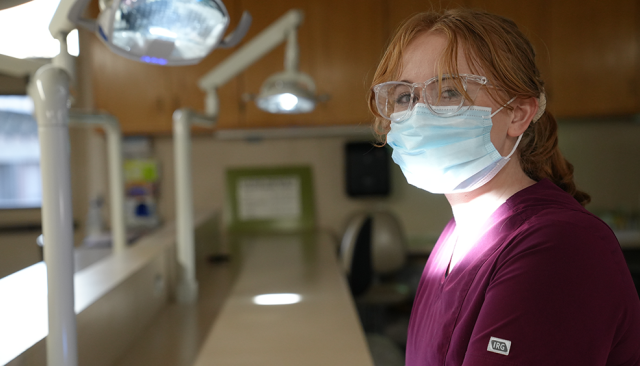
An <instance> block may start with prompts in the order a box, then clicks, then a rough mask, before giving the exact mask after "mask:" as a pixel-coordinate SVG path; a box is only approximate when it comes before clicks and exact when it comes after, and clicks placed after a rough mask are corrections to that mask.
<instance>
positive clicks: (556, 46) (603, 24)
mask: <svg viewBox="0 0 640 366" xmlns="http://www.w3.org/2000/svg"><path fill="white" fill-rule="evenodd" d="M546 10H547V11H548V12H549V14H551V24H550V25H551V27H550V31H551V34H550V35H549V36H550V37H549V39H548V40H547V43H548V45H549V51H550V62H551V79H552V80H553V84H552V85H551V87H550V88H549V99H550V101H551V103H552V104H551V108H552V111H554V112H555V113H556V114H557V115H558V116H560V117H587V116H597V115H605V116H611V115H624V114H632V113H638V112H640V90H639V89H638V87H639V86H638V84H639V83H640V2H638V0H619V1H615V2H607V1H597V0H590V1H584V0H562V1H549V3H548V5H547V9H546Z"/></svg>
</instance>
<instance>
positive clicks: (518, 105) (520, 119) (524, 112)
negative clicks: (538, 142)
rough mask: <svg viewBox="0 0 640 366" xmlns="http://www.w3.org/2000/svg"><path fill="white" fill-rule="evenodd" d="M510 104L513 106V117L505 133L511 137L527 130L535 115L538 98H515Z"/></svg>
mask: <svg viewBox="0 0 640 366" xmlns="http://www.w3.org/2000/svg"><path fill="white" fill-rule="evenodd" d="M511 105H512V106H513V111H512V113H513V119H512V120H511V124H510V125H509V129H508V131H507V133H508V134H509V136H511V137H518V136H520V135H522V134H523V133H524V131H526V130H527V128H528V127H529V125H530V124H531V120H532V119H533V117H534V116H535V115H536V112H537V111H538V100H537V99H536V98H516V100H514V101H513V102H512V104H511Z"/></svg>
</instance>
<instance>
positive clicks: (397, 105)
mask: <svg viewBox="0 0 640 366" xmlns="http://www.w3.org/2000/svg"><path fill="white" fill-rule="evenodd" d="M485 85H489V84H488V80H487V78H486V77H484V76H478V75H470V74H460V75H442V76H436V77H433V78H431V79H429V80H427V81H425V82H423V83H407V82H404V81H388V82H386V83H382V84H378V85H375V86H374V87H373V91H374V92H375V98H376V106H377V107H378V112H379V113H380V115H382V117H384V118H386V119H388V120H390V121H392V122H401V121H404V120H405V119H407V118H408V117H409V116H410V115H411V111H413V107H415V105H416V104H418V102H422V103H424V104H425V105H426V106H427V107H428V108H429V110H430V111H431V112H432V113H433V114H435V115H438V116H442V117H447V116H453V115H455V114H457V113H458V112H459V111H460V110H461V109H463V108H465V107H469V106H472V105H473V103H474V100H475V98H476V97H477V95H478V92H479V91H480V89H481V88H482V87H483V86H485ZM460 88H462V90H461V89H460ZM465 94H466V96H465ZM434 107H450V108H446V109H441V108H434Z"/></svg>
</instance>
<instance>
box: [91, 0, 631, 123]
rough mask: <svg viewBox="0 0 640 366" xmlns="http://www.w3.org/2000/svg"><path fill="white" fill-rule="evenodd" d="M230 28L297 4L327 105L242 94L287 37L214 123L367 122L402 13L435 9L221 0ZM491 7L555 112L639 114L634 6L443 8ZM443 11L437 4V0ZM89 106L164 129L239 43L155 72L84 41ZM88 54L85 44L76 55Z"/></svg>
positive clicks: (370, 1) (242, 78)
mask: <svg viewBox="0 0 640 366" xmlns="http://www.w3.org/2000/svg"><path fill="white" fill-rule="evenodd" d="M224 2H225V5H226V6H227V8H228V10H229V13H230V14H231V17H232V24H231V26H230V30H231V29H234V28H235V26H236V24H237V22H238V20H239V18H240V15H241V12H242V11H243V10H248V11H249V12H251V14H252V15H253V25H252V27H251V29H250V31H249V34H248V35H247V36H246V38H245V41H243V43H242V44H244V43H245V42H246V41H247V40H249V39H251V38H253V37H254V36H255V35H257V34H258V33H259V32H260V31H262V30H263V29H264V28H265V27H267V26H268V25H269V24H271V23H272V22H273V21H275V20H276V19H277V18H278V17H280V16H281V15H283V14H284V13H285V12H286V11H288V10H289V9H292V8H298V9H301V10H303V11H304V13H305V20H304V23H303V24H302V26H301V27H300V29H299V33H298V43H299V48H300V70H301V71H302V72H305V73H307V74H309V75H310V76H311V77H312V78H313V79H314V80H315V82H316V85H317V92H318V94H320V95H326V96H327V97H328V100H327V101H325V102H320V103H319V104H318V105H317V106H316V110H315V111H314V112H312V113H309V114H297V115H272V114H268V113H266V112H263V111H261V110H259V109H258V108H257V107H256V106H255V104H254V103H253V102H252V101H250V102H244V101H243V99H242V96H243V94H257V93H258V92H259V90H260V87H261V85H262V83H263V82H264V80H266V79H267V78H268V77H269V76H270V75H272V74H273V73H276V72H280V71H282V70H283V68H284V65H283V63H284V43H283V44H282V45H281V46H279V47H277V48H276V49H274V50H273V51H272V52H271V53H269V54H268V55H266V56H265V57H263V58H262V59H261V60H259V61H257V62H256V63H255V64H254V65H252V66H250V67H249V68H247V70H246V71H245V72H243V73H242V74H240V75H239V76H238V77H236V78H235V79H233V80H232V81H231V82H229V83H228V84H227V85H224V86H222V87H221V88H220V89H219V97H220V102H221V108H220V116H219V122H218V128H263V127H276V126H310V125H311V126H319V125H343V124H368V123H370V122H371V120H372V117H371V116H370V113H369V111H368V109H367V102H366V94H367V90H368V88H369V86H370V83H371V79H372V77H373V73H374V72H375V68H376V66H377V63H378V61H379V59H380V57H381V55H382V53H383V52H384V47H385V45H386V44H387V42H388V39H389V37H390V35H391V33H392V32H393V30H395V29H396V28H397V26H398V25H399V24H400V22H401V21H402V20H403V19H405V18H407V17H408V16H410V15H412V14H415V13H417V12H420V11H424V10H428V9H430V8H431V5H430V4H429V2H425V1H424V0H405V1H403V2H401V3H400V2H397V1H394V0H350V1H344V0H307V1H301V0H271V1H264V0H224ZM460 5H463V6H468V7H475V8H482V9H486V10H488V11H490V12H494V13H497V14H500V15H504V16H506V17H509V18H511V19H513V20H514V21H516V23H517V24H518V25H519V27H520V28H521V29H522V30H523V32H524V33H525V34H526V35H527V36H528V37H529V38H530V40H531V41H532V43H533V44H534V47H535V48H536V51H537V58H538V64H539V67H540V69H541V72H542V75H543V78H544V79H545V81H546V84H547V94H548V96H549V108H550V110H551V111H552V112H554V113H555V114H556V116H558V117H585V116H595V115H600V116H602V115H621V114H632V113H639V112H640V89H639V88H640V87H639V86H638V85H639V84H640V3H638V1H637V0H620V1H618V2H616V4H615V5H612V4H609V3H602V2H600V1H598V0H580V1H579V0H539V1H532V2H514V1H511V0H463V1H462V2H456V3H453V2H451V3H450V5H449V6H460ZM433 6H434V7H436V8H438V7H440V6H448V5H447V4H444V5H442V4H441V3H440V2H438V3H436V2H435V1H434V2H433ZM88 44H89V47H88V50H87V51H88V52H87V53H88V55H85V56H83V57H87V58H88V59H89V64H90V65H91V66H90V67H91V71H92V72H91V75H92V84H93V95H94V105H95V106H96V108H97V109H102V110H106V111H108V112H110V113H112V114H114V115H116V116H117V117H118V118H119V119H120V121H121V123H122V126H123V130H124V132H125V133H128V134H133V133H154V134H157V133H170V132H171V115H172V113H173V111H174V110H175V109H177V108H180V107H192V108H194V109H196V110H199V111H202V110H203V108H204V94H203V93H202V92H201V91H200V90H199V88H198V87H197V81H198V79H199V78H200V77H201V76H203V75H204V74H205V73H206V72H207V71H209V70H210V69H212V68H213V67H214V66H215V65H217V64H218V63H220V62H221V61H222V60H224V59H225V58H226V57H227V56H229V55H230V54H231V53H233V52H234V51H235V50H236V49H237V48H236V49H231V50H224V49H217V50H215V51H214V52H212V53H211V55H209V56H208V57H207V58H206V59H205V60H203V61H202V62H201V63H200V64H198V65H194V66H186V67H173V68H171V67H162V66H154V65H148V64H142V63H138V62H134V61H130V60H127V59H124V58H122V57H120V56H117V55H115V54H113V53H111V52H110V51H109V50H108V49H107V48H106V47H105V46H104V45H103V44H102V43H101V42H100V41H99V40H98V39H97V38H96V37H95V36H92V38H91V41H90V42H88ZM84 52H85V51H84V50H83V53H84Z"/></svg>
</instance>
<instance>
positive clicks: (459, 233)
mask: <svg viewBox="0 0 640 366" xmlns="http://www.w3.org/2000/svg"><path fill="white" fill-rule="evenodd" d="M373 84H374V86H373V88H372V91H371V93H370V95H369V104H370V109H371V110H372V112H373V113H374V114H375V116H376V128H377V131H379V132H380V134H381V135H382V136H383V137H386V142H387V143H388V144H389V145H390V146H391V147H392V148H393V159H394V161H395V162H396V163H397V164H398V165H400V167H401V168H402V171H403V173H404V174H405V176H406V178H407V181H408V182H409V183H410V184H413V185H415V186H417V187H419V188H422V189H425V190H427V191H429V192H432V193H438V194H445V196H446V198H447V200H448V201H449V203H450V204H451V209H452V211H453V219H452V220H451V221H450V222H449V224H448V225H447V226H446V228H445V229H444V231H443V233H442V235H441V236H440V238H439V240H438V242H437V244H436V246H435V248H434V250H433V252H432V254H431V256H430V257H429V261H428V262H427V264H426V267H425V270H424V273H423V275H422V278H421V282H420V286H419V288H418V292H417V294H416V299H415V303H414V307H413V311H412V315H411V321H410V325H409V335H408V342H407V358H406V364H407V365H408V366H417V365H421V366H423V365H429V366H430V365H473V366H477V365H640V300H639V299H638V294H637V293H636V291H635V288H634V285H633V282H632V280H631V276H630V274H629V271H628V269H627V267H626V264H625V261H624V258H623V256H622V252H621V250H620V246H619V244H618V242H617V240H616V238H615V236H614V234H613V233H612V231H611V230H610V229H609V228H608V227H607V226H606V225H605V224H604V223H603V222H602V221H601V220H599V219H598V218H597V217H595V216H593V215H592V214H590V213H589V212H588V211H587V210H585V209H584V208H583V205H585V204H587V203H588V202H589V200H590V198H589V196H588V195H587V194H586V193H584V192H581V191H579V190H578V189H577V188H576V186H575V184H574V182H573V173H572V171H573V167H572V165H571V164H570V163H569V162H567V161H566V160H565V159H564V158H563V157H562V155H561V153H560V151H559V150H558V147H557V132H556V128H557V126H556V122H555V120H554V118H553V116H552V115H551V114H550V113H549V112H548V111H546V110H545V104H546V102H545V100H546V98H545V94H544V83H543V81H542V79H541V78H540V73H539V71H538V69H537V67H536V64H535V54H534V51H533V48H532V46H531V44H530V43H529V41H528V40H527V39H526V38H525V37H524V36H523V34H522V33H521V32H520V31H519V30H518V28H517V26H516V25H515V24H514V23H513V22H512V21H510V20H508V19H505V18H502V17H499V16H496V15H492V14H488V13H485V12H479V11H473V10H464V9H456V10H447V11H444V12H441V13H435V12H432V13H424V14H419V15H416V16H414V17H412V18H411V19H409V20H407V21H406V22H405V23H404V24H403V25H402V26H401V27H400V28H399V29H398V31H397V33H396V35H395V36H394V38H393V40H392V41H391V43H390V45H389V47H388V49H387V51H386V53H385V55H384V56H383V59H382V61H381V62H380V64H379V66H378V69H377V71H376V74H375V76H374V81H373Z"/></svg>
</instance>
